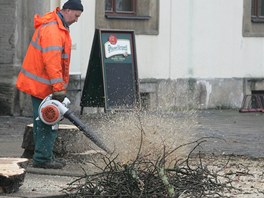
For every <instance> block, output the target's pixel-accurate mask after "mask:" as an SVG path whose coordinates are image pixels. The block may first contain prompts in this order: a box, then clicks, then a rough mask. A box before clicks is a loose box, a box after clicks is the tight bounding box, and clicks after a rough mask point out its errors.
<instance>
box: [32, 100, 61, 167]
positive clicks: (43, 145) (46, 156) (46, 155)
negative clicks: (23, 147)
mask: <svg viewBox="0 0 264 198" xmlns="http://www.w3.org/2000/svg"><path fill="white" fill-rule="evenodd" d="M41 102H42V100H41V99H39V98H36V97H33V96H32V105H33V137H34V143H35V150H34V155H33V161H34V163H36V164H41V163H45V162H49V161H51V160H52V159H53V147H54V144H55V141H56V138H57V135H58V133H57V130H53V129H52V126H51V125H47V124H45V123H44V122H42V121H41V120H40V119H39V113H38V109H39V105H40V103H41Z"/></svg>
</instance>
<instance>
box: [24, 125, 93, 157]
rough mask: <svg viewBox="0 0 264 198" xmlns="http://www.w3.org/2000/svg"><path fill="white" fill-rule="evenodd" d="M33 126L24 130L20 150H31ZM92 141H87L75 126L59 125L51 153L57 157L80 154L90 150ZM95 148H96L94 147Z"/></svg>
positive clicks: (28, 126) (32, 145) (32, 146)
mask: <svg viewBox="0 0 264 198" xmlns="http://www.w3.org/2000/svg"><path fill="white" fill-rule="evenodd" d="M32 131H33V124H29V125H27V126H26V128H25V132H24V138H23V143H22V148H24V149H28V150H33V149H34V141H33V132H32ZM92 145H93V143H92V141H91V140H90V139H88V138H87V137H86V136H85V135H84V134H83V133H82V132H81V131H80V130H79V129H78V128H77V127H76V126H74V125H69V124H60V125H59V129H58V137H57V139H56V142H55V145H54V148H53V151H54V153H55V154H57V155H59V156H64V155H66V154H70V153H82V152H85V151H87V150H91V146H92ZM95 148H96V147H95Z"/></svg>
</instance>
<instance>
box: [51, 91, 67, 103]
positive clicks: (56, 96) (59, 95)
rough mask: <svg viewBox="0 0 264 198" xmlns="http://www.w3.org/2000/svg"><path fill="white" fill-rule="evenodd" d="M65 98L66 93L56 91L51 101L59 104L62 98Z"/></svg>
mask: <svg viewBox="0 0 264 198" xmlns="http://www.w3.org/2000/svg"><path fill="white" fill-rule="evenodd" d="M65 97H66V91H65V90H62V91H56V92H54V93H53V94H52V99H54V100H58V101H60V102H62V101H63V100H64V98H65Z"/></svg>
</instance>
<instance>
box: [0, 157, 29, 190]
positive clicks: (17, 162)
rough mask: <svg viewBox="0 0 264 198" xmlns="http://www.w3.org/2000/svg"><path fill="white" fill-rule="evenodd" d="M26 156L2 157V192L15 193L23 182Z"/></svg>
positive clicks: (0, 174)
mask: <svg viewBox="0 0 264 198" xmlns="http://www.w3.org/2000/svg"><path fill="white" fill-rule="evenodd" d="M27 163H28V159H26V158H0V193H14V192H17V191H18V190H19V187H20V186H21V185H22V184H23V182H24V178H25V175H26V170H25V168H26V165H27Z"/></svg>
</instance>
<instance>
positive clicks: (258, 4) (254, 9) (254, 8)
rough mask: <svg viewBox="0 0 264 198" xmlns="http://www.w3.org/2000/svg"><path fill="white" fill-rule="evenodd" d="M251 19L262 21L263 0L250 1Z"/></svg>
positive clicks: (263, 14)
mask: <svg viewBox="0 0 264 198" xmlns="http://www.w3.org/2000/svg"><path fill="white" fill-rule="evenodd" d="M251 21H252V22H254V23H264V0H252V1H251Z"/></svg>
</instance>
